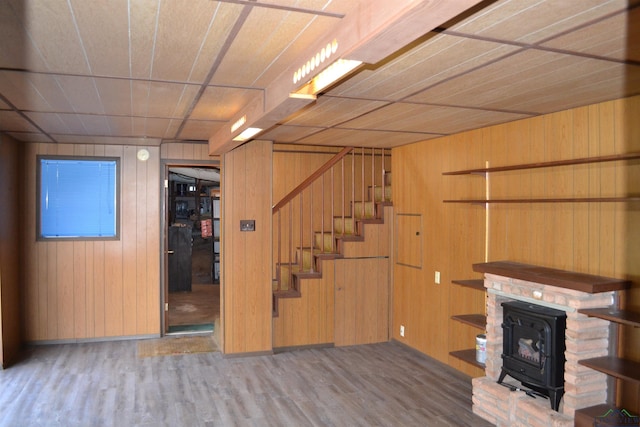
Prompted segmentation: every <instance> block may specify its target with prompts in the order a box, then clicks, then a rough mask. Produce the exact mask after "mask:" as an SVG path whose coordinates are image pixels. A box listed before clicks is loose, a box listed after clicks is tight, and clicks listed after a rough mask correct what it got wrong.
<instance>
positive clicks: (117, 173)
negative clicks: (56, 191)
mask: <svg viewBox="0 0 640 427" xmlns="http://www.w3.org/2000/svg"><path fill="white" fill-rule="evenodd" d="M43 160H71V161H73V160H78V161H95V162H111V161H113V162H115V168H116V170H115V174H114V178H115V187H116V188H115V207H114V208H115V233H114V235H113V236H51V237H48V236H43V235H42V206H41V200H42V161H43ZM36 170H37V172H36V240H37V241H41V242H43V241H44V242H51V241H66V242H69V241H112V240H120V217H121V211H120V207H121V194H120V188H121V185H120V181H121V174H122V172H121V170H122V169H121V159H120V157H112V156H72V155H70V156H64V155H49V154H46V155H45V154H39V155H37V156H36Z"/></svg>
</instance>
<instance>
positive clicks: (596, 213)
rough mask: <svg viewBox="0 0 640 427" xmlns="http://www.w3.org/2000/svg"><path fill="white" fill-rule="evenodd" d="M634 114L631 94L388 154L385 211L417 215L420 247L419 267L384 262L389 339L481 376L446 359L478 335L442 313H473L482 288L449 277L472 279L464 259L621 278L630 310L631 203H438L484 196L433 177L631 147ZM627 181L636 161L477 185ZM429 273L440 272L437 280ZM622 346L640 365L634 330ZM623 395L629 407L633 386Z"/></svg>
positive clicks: (609, 188)
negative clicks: (626, 282)
mask: <svg viewBox="0 0 640 427" xmlns="http://www.w3.org/2000/svg"><path fill="white" fill-rule="evenodd" d="M638 117H640V97H634V98H628V99H622V100H616V101H611V102H605V103H601V104H596V105H591V106H587V107H583V108H576V109H572V110H567V111H561V112H558V113H555V114H549V115H546V116H541V117H537V118H532V119H526V120H520V121H517V122H512V123H507V124H504V125H498V126H492V127H488V128H484V129H480V130H475V131H470V132H465V133H462V134H458V135H454V136H451V137H445V138H440V139H436V140H429V141H425V142H422V143H417V144H412V145H408V146H404V147H399V148H396V149H394V150H393V156H392V169H393V174H394V178H393V194H394V207H395V212H396V214H397V215H398V214H403V213H404V214H418V215H422V216H423V218H424V222H423V224H424V236H423V237H424V248H425V250H424V253H423V259H422V268H421V269H416V268H409V267H406V266H403V265H399V264H397V263H396V265H395V267H394V274H395V291H394V316H393V329H392V332H393V336H394V338H396V339H398V340H400V341H402V342H404V343H406V344H408V345H410V346H412V347H414V348H416V349H418V350H420V351H422V352H424V353H426V354H428V355H430V356H432V357H435V358H436V359H438V360H441V361H443V362H446V363H449V364H450V365H452V366H454V367H456V368H458V369H460V370H462V371H465V372H467V373H469V374H470V375H476V376H477V375H481V374H482V371H480V370H479V369H477V368H473V367H471V366H470V365H468V364H465V363H464V362H459V361H457V360H456V359H454V358H452V357H450V356H449V355H448V353H449V351H451V350H459V349H464V348H473V346H474V344H475V341H474V337H475V335H476V334H477V333H479V331H478V330H474V329H473V328H472V327H470V326H466V325H463V324H460V323H459V322H455V321H452V320H450V316H451V315H454V314H463V313H483V312H484V294H483V293H482V292H479V291H475V290H472V289H467V288H461V287H459V286H456V285H452V284H451V280H454V279H469V278H481V276H480V275H478V274H477V273H474V272H473V271H472V269H471V264H473V263H476V262H483V261H485V259H487V260H489V261H495V260H513V261H521V262H526V263H531V264H538V265H544V266H548V267H555V268H561V269H567V270H574V271H580V272H585V273H592V274H599V275H604V276H612V277H626V278H629V279H631V280H633V281H634V288H633V290H632V291H631V292H628V293H627V294H626V295H625V305H626V306H627V307H629V308H633V309H635V310H636V311H637V310H638V309H640V294H639V287H640V239H639V238H638V236H639V230H640V204H639V203H637V202H633V203H557V204H552V203H522V204H491V205H490V207H489V208H488V211H487V210H485V208H484V206H483V205H480V206H478V205H469V204H448V203H443V202H442V201H443V200H444V199H464V198H484V196H485V191H486V189H487V188H486V184H487V181H486V180H485V178H484V177H483V176H478V175H471V176H469V175H467V176H443V175H442V172H445V171H451V170H461V169H469V168H481V167H485V162H487V161H488V162H489V164H490V166H500V165H510V164H520V163H531V162H544V161H552V160H560V159H571V158H579V157H590V156H598V155H606V154H614V153H626V152H637V151H640V122H639V121H638V119H637V118H638ZM639 178H640V164H639V162H638V161H627V162H613V163H602V164H590V165H579V166H568V167H567V166H565V167H556V168H545V169H532V170H521V171H513V172H501V173H492V174H490V176H489V178H488V190H489V193H490V197H491V198H533V197H539V198H541V197H581V196H582V197H589V196H592V197H598V196H603V197H604V196H620V195H637V194H639V193H640V179H639ZM486 215H488V218H489V219H488V234H485V233H486V227H485V221H486ZM399 238H400V237H399ZM486 239H488V240H486ZM487 241H488V245H487V247H486V249H485V242H487ZM398 244H402V242H399V243H398ZM435 271H440V272H441V284H439V285H437V284H435V283H434V272H435ZM400 324H403V325H405V328H406V329H405V331H406V335H405V337H404V338H401V337H400V336H399V333H398V331H399V325H400ZM444 325H447V326H446V327H445V326H444ZM622 347H623V348H622V351H623V352H624V353H626V354H627V356H628V357H633V358H635V359H636V360H640V350H639V349H640V332H639V331H638V330H637V329H636V330H634V329H633V328H627V329H626V330H625V332H624V333H623V339H622ZM627 396H631V399H632V400H633V399H636V401H637V399H638V394H637V387H636V390H635V391H633V390H632V391H628V390H627ZM635 406H636V407H637V404H636V405H635Z"/></svg>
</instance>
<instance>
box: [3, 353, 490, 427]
mask: <svg viewBox="0 0 640 427" xmlns="http://www.w3.org/2000/svg"><path fill="white" fill-rule="evenodd" d="M136 348H137V341H111V342H102V343H83V344H63V345H47V346H35V347H31V348H29V349H28V350H27V353H26V358H25V360H24V361H22V362H20V363H18V364H17V365H14V366H12V367H10V368H8V369H6V370H4V371H0V426H12V427H13V426H296V427H298V426H474V427H482V426H490V425H491V424H489V423H487V422H486V421H484V420H482V419H481V418H479V417H477V416H475V415H474V414H473V413H472V412H471V382H470V379H469V378H468V377H466V376H465V375H463V374H461V373H459V372H457V371H455V370H453V369H451V368H449V367H448V366H446V365H443V364H441V363H439V362H437V361H434V360H432V359H430V358H428V357H426V356H424V355H422V354H420V353H418V352H415V351H413V350H411V349H408V348H406V347H404V346H402V345H400V344H398V343H394V342H389V343H382V344H372V345H363V346H354V347H340V348H325V349H310V350H300V351H293V352H287V353H280V354H275V355H269V356H255V357H243V358H223V357H222V355H221V354H220V353H202V354H190V355H179V356H159V357H146V358H139V357H138V356H137V354H136Z"/></svg>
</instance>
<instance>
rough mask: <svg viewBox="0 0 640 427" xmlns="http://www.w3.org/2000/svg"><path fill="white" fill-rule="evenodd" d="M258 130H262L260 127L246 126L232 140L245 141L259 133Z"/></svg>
mask: <svg viewBox="0 0 640 427" xmlns="http://www.w3.org/2000/svg"><path fill="white" fill-rule="evenodd" d="M260 132H262V129H260V128H246V129H245V130H243V131H242V132H241V133H240V134H239V135H238V136H236V137H235V138H233V140H234V141H236V142H244V141H247V140H249V139H251V138H253V137H254V136H256V135H257V134H259V133H260Z"/></svg>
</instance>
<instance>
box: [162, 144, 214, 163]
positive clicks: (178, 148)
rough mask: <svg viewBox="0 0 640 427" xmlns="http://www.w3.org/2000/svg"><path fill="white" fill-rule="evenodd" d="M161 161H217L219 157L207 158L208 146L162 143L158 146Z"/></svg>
mask: <svg viewBox="0 0 640 427" xmlns="http://www.w3.org/2000/svg"><path fill="white" fill-rule="evenodd" d="M160 157H161V158H162V159H163V160H207V161H209V160H219V159H220V157H219V156H209V144H195V143H192V144H188V143H179V142H163V143H162V145H161V146H160Z"/></svg>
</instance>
